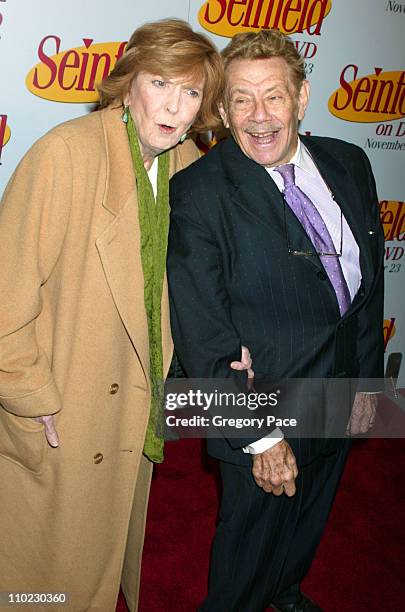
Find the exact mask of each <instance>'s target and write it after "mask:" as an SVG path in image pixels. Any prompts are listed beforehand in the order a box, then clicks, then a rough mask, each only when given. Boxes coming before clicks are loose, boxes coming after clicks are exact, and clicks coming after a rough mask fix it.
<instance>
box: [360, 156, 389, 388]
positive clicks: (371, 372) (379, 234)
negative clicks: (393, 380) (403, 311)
mask: <svg viewBox="0 0 405 612" xmlns="http://www.w3.org/2000/svg"><path fill="white" fill-rule="evenodd" d="M362 157H363V164H364V167H365V174H366V177H367V179H366V180H367V188H368V200H369V202H368V205H369V208H370V212H369V215H370V218H371V224H372V226H371V227H370V230H371V231H374V234H373V237H372V240H373V241H374V244H373V245H371V246H372V251H373V253H372V255H373V264H374V282H373V284H372V287H371V290H370V293H369V297H368V299H367V301H366V303H365V305H364V307H363V308H362V309H361V310H360V312H359V315H358V341H357V351H358V353H357V354H358V359H359V364H360V373H359V378H360V379H361V380H360V381H359V390H368V391H373V390H380V388H381V380H380V381H379V380H376V379H382V378H383V376H384V339H383V318H384V315H383V313H384V232H383V228H382V225H381V221H380V213H379V205H378V197H377V192H376V185H375V180H374V176H373V172H372V169H371V166H370V162H369V160H368V157H367V156H366V154H365V153H364V152H362ZM373 379H375V380H373Z"/></svg>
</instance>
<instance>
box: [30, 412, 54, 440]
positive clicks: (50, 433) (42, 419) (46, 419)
mask: <svg viewBox="0 0 405 612" xmlns="http://www.w3.org/2000/svg"><path fill="white" fill-rule="evenodd" d="M34 420H35V421H36V422H37V423H42V424H43V425H44V426H45V437H46V439H47V440H48V444H49V445H50V446H52V447H53V448H56V447H57V446H59V436H58V432H57V431H56V428H55V423H54V420H53V415H52V414H48V415H46V416H39V417H35V418H34Z"/></svg>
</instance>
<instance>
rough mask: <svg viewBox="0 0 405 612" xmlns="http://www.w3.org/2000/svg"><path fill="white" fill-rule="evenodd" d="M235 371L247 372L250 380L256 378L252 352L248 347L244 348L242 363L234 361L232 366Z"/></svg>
mask: <svg viewBox="0 0 405 612" xmlns="http://www.w3.org/2000/svg"><path fill="white" fill-rule="evenodd" d="M230 365H231V368H232V369H233V370H247V375H248V378H254V377H255V373H254V372H253V370H252V358H251V356H250V351H249V349H248V348H247V347H246V346H242V353H241V358H240V361H232V363H231V364H230Z"/></svg>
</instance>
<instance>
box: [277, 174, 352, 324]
mask: <svg viewBox="0 0 405 612" xmlns="http://www.w3.org/2000/svg"><path fill="white" fill-rule="evenodd" d="M274 169H275V170H276V171H277V172H278V173H279V174H281V176H282V177H283V180H284V198H285V201H286V202H287V204H288V205H289V207H290V208H291V210H292V211H293V212H294V214H295V216H296V217H297V218H298V220H299V222H300V223H301V225H302V226H303V228H304V229H305V231H306V233H307V235H308V238H309V239H310V240H311V242H312V244H313V245H314V247H315V250H316V251H317V252H318V253H336V249H335V245H334V244H333V241H332V238H331V237H330V234H329V232H328V228H327V227H326V224H325V222H324V220H323V219H322V217H321V215H320V214H319V212H318V209H317V208H316V206H315V205H314V203H313V202H312V201H311V200H310V199H309V197H308V196H307V195H305V193H304V192H303V191H302V190H301V189H300V188H299V187H298V185H296V184H295V170H294V164H285V165H284V166H279V167H278V168H274ZM319 257H320V260H321V262H322V265H323V267H324V268H325V272H326V274H327V275H328V277H329V280H330V282H331V283H332V286H333V288H334V290H335V293H336V298H337V301H338V304H339V310H340V314H341V316H343V315H344V314H345V312H346V310H347V309H348V308H349V306H350V303H351V298H350V293H349V289H348V286H347V283H346V280H345V277H344V276H343V272H342V266H341V265H340V260H339V257H330V256H329V257H328V256H322V255H320V256H319Z"/></svg>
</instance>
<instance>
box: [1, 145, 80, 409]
mask: <svg viewBox="0 0 405 612" xmlns="http://www.w3.org/2000/svg"><path fill="white" fill-rule="evenodd" d="M71 197H72V163H71V158H70V153H69V150H68V147H67V145H66V143H65V141H64V140H63V139H62V138H61V137H60V136H57V135H55V134H48V135H47V136H45V137H43V138H42V139H40V140H39V141H38V142H37V143H36V144H35V145H34V146H33V147H32V148H31V149H30V151H29V152H28V153H27V154H26V156H25V157H24V158H23V160H22V161H21V162H20V164H19V166H18V168H17V169H16V171H15V173H14V175H13V176H12V178H11V180H10V182H9V184H8V186H7V188H6V191H5V193H4V197H3V201H2V205H1V206H0V262H1V264H0V265H1V274H0V295H1V299H0V404H1V405H2V407H3V408H4V409H5V410H7V411H9V412H11V413H13V414H16V415H17V416H23V417H34V416H39V415H46V414H54V413H56V412H58V411H59V410H60V409H61V408H62V401H61V397H60V393H59V391H58V389H57V386H56V384H55V381H54V379H53V376H52V370H51V366H50V363H49V359H48V356H47V355H46V354H45V351H44V349H43V346H41V338H40V337H38V330H37V320H38V317H40V315H41V311H42V302H43V289H42V288H43V287H44V286H45V285H46V283H47V281H48V279H49V277H50V276H51V274H52V271H53V269H54V267H55V264H56V262H57V260H58V257H59V255H60V252H61V248H62V244H63V240H64V235H65V230H66V227H67V223H68V217H69V210H70V202H71Z"/></svg>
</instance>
